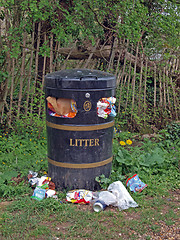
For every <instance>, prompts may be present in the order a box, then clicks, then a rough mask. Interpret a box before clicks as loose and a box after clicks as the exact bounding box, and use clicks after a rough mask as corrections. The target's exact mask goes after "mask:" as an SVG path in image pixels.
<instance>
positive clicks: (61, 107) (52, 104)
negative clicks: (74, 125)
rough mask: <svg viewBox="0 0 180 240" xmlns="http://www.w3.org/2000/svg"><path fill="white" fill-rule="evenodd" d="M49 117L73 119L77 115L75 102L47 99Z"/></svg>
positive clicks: (62, 99) (71, 100)
mask: <svg viewBox="0 0 180 240" xmlns="http://www.w3.org/2000/svg"><path fill="white" fill-rule="evenodd" d="M46 100H47V106H48V112H49V115H51V116H54V117H61V118H74V117H75V116H76V114H77V106H76V102H75V101H74V100H73V99H66V98H58V99H56V98H55V97H50V96H49V97H47V98H46Z"/></svg>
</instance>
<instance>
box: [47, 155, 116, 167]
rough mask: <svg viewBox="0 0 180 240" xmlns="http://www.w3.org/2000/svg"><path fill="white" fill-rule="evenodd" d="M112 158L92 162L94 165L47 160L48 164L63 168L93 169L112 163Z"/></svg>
mask: <svg viewBox="0 0 180 240" xmlns="http://www.w3.org/2000/svg"><path fill="white" fill-rule="evenodd" d="M112 159H113V157H110V158H108V159H106V160H104V161H101V162H94V163H63V162H56V161H54V160H52V159H50V158H48V162H49V163H51V164H52V165H55V166H58V167H63V168H95V167H101V166H104V165H106V164H108V163H110V162H112Z"/></svg>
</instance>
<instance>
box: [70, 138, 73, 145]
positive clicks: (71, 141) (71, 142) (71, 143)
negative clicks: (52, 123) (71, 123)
mask: <svg viewBox="0 0 180 240" xmlns="http://www.w3.org/2000/svg"><path fill="white" fill-rule="evenodd" d="M70 146H74V144H73V140H72V138H70Z"/></svg>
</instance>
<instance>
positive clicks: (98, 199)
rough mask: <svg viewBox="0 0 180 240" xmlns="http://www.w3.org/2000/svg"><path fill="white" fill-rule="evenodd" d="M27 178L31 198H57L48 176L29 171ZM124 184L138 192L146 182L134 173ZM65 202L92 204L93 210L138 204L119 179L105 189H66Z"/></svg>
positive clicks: (124, 207)
mask: <svg viewBox="0 0 180 240" xmlns="http://www.w3.org/2000/svg"><path fill="white" fill-rule="evenodd" d="M28 180H29V183H30V185H31V186H32V187H33V188H34V192H33V195H32V196H31V198H32V199H36V200H42V199H44V198H49V197H52V198H55V199H57V195H56V191H55V184H54V183H53V182H52V181H51V178H50V177H47V176H42V177H40V178H38V173H36V172H33V171H29V174H28ZM126 185H127V186H128V187H130V190H131V191H133V192H140V191H142V189H144V188H145V187H146V186H147V184H144V183H143V182H142V181H141V180H140V179H139V177H138V175H137V174H135V175H134V176H133V177H131V178H129V179H128V180H127V182H126ZM66 202H69V203H75V204H92V207H93V209H94V211H95V212H100V211H103V210H105V208H106V207H107V206H114V207H118V209H119V210H120V211H121V210H125V209H128V208H130V207H138V204H137V203H136V202H135V201H134V199H133V198H132V197H131V195H130V194H129V192H128V191H127V189H126V188H125V186H124V185H123V183H122V182H121V181H116V182H113V183H111V184H110V185H109V187H108V188H107V190H104V191H99V192H93V191H89V190H86V189H75V190H71V191H68V192H67V194H66Z"/></svg>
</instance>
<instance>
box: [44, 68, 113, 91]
mask: <svg viewBox="0 0 180 240" xmlns="http://www.w3.org/2000/svg"><path fill="white" fill-rule="evenodd" d="M45 87H46V88H50V89H106V88H111V89H112V88H115V87H116V78H115V76H114V75H113V74H110V73H107V72H102V71H99V70H91V69H67V70H61V71H57V72H53V73H50V74H47V75H46V76H45Z"/></svg>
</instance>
